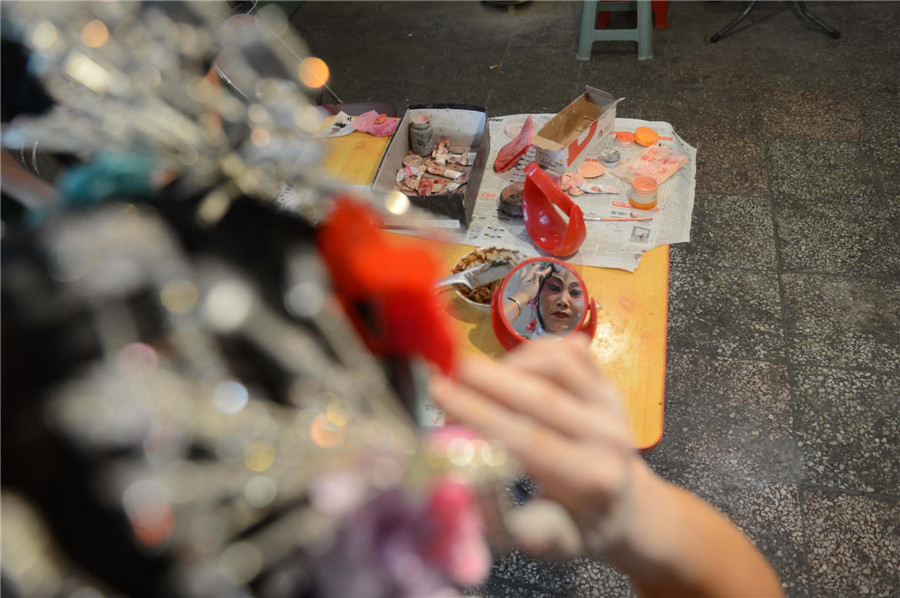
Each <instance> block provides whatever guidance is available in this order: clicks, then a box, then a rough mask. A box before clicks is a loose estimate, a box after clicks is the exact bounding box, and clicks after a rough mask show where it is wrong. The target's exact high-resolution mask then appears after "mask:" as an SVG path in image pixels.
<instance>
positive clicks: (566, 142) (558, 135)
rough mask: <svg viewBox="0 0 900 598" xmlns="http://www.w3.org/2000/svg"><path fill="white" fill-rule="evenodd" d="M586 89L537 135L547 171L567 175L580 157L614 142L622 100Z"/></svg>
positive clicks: (538, 154)
mask: <svg viewBox="0 0 900 598" xmlns="http://www.w3.org/2000/svg"><path fill="white" fill-rule="evenodd" d="M585 90H586V91H585V92H584V93H583V94H582V95H580V96H578V97H577V98H575V100H574V101H573V102H572V103H571V104H569V105H568V106H566V107H565V108H563V109H562V110H561V111H560V112H559V114H557V115H556V116H554V117H553V118H551V119H550V120H549V121H548V122H547V124H545V125H544V126H543V127H541V130H540V131H538V132H537V134H536V135H535V136H534V139H533V140H532V142H531V143H532V144H533V145H534V148H535V160H536V161H537V163H538V165H540V167H541V168H543V169H544V170H549V171H552V172H555V173H557V174H563V173H564V172H566V169H567V168H568V167H569V166H571V165H572V164H573V163H574V162H575V160H577V159H578V157H579V156H581V155H583V154H585V152H588V151H593V150H595V149H596V150H599V149H601V148H602V147H603V146H604V145H605V144H606V143H609V142H611V140H612V134H613V127H614V126H615V124H616V104H617V103H618V102H619V101H620V100H617V99H615V98H613V97H612V96H611V95H610V94H608V93H606V92H605V91H600V90H599V89H594V88H593V87H590V86H586V87H585Z"/></svg>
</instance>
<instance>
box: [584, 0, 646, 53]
mask: <svg viewBox="0 0 900 598" xmlns="http://www.w3.org/2000/svg"><path fill="white" fill-rule="evenodd" d="M635 7H637V29H597V9H598V8H602V10H609V11H624V10H634V9H635ZM652 12H653V11H652V10H651V7H650V0H636V1H634V2H598V1H597V0H584V11H583V12H582V13H581V36H580V37H579V38H578V54H576V55H575V57H576V58H577V59H578V60H590V59H591V46H592V45H593V43H594V42H611V41H626V42H637V44H638V60H648V59H650V58H653V37H652V35H653V23H652V22H651V21H652V19H651V15H652Z"/></svg>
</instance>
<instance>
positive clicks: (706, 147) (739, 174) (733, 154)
mask: <svg viewBox="0 0 900 598" xmlns="http://www.w3.org/2000/svg"><path fill="white" fill-rule="evenodd" d="M676 130H678V129H676ZM679 134H681V133H680V132H679ZM685 140H686V141H688V142H689V143H690V144H691V145H693V146H694V147H696V148H697V187H696V190H697V193H732V194H739V195H767V194H768V192H769V188H768V184H767V181H766V168H765V148H764V145H763V142H762V140H761V139H754V138H744V137H733V136H731V135H730V134H728V133H725V132H719V133H709V134H707V135H702V136H699V137H685Z"/></svg>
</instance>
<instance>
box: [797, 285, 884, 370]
mask: <svg viewBox="0 0 900 598" xmlns="http://www.w3.org/2000/svg"><path fill="white" fill-rule="evenodd" d="M781 280H782V284H783V285H784V300H785V304H784V320H785V336H786V340H787V347H788V355H789V356H790V359H791V361H792V362H793V363H794V364H796V365H818V366H833V367H841V368H865V369H874V370H878V371H882V372H889V373H894V374H897V373H900V283H898V282H896V281H893V282H886V281H874V280H853V279H848V278H843V277H838V276H823V275H814V274H783V275H782V277H781Z"/></svg>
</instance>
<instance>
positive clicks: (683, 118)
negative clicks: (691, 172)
mask: <svg viewBox="0 0 900 598" xmlns="http://www.w3.org/2000/svg"><path fill="white" fill-rule="evenodd" d="M668 101H669V102H670V104H671V108H670V110H669V113H670V114H671V115H670V117H669V122H671V123H673V125H674V126H675V130H676V131H678V134H679V135H681V136H682V137H683V138H684V139H685V140H686V141H687V142H688V143H690V144H691V145H693V146H694V147H696V148H697V187H696V190H697V192H698V193H732V194H741V195H768V181H767V180H766V174H765V173H766V165H765V148H764V144H763V137H762V121H761V119H760V115H759V108H758V101H757V97H756V94H755V93H753V92H752V91H749V90H744V89H720V88H707V87H704V88H697V89H695V88H691V87H686V88H684V87H679V88H675V89H673V90H672V91H671V93H670V97H669V98H668Z"/></svg>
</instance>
